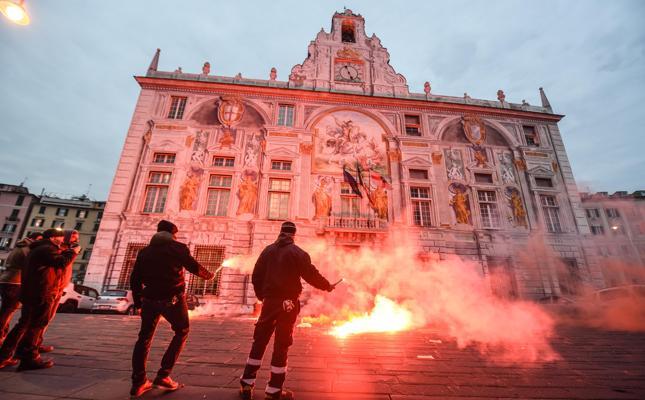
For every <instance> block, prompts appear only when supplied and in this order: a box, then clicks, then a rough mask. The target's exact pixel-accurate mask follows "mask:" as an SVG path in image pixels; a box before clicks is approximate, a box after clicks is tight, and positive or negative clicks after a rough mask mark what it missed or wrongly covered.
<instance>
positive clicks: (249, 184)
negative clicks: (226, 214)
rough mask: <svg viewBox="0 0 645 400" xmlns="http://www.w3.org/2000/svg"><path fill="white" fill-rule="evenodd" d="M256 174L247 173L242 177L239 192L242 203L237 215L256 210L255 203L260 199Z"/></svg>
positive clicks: (251, 212)
mask: <svg viewBox="0 0 645 400" xmlns="http://www.w3.org/2000/svg"><path fill="white" fill-rule="evenodd" d="M255 175H256V174H255V173H247V174H245V175H244V176H243V177H242V183H240V188H239V194H238V196H239V198H240V204H239V206H238V207H237V215H240V214H253V213H254V212H255V203H256V201H257V199H258V184H257V182H256V180H255Z"/></svg>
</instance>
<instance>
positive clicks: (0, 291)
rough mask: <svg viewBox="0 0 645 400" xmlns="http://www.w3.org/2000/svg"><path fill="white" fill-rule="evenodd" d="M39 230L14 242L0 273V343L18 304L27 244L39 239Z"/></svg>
mask: <svg viewBox="0 0 645 400" xmlns="http://www.w3.org/2000/svg"><path fill="white" fill-rule="evenodd" d="M42 238H43V234H42V233H41V232H32V233H30V234H29V235H27V237H26V238H24V239H23V240H21V241H19V242H18V243H16V247H15V248H14V249H13V250H12V251H11V253H9V256H8V257H7V269H6V270H5V271H4V272H2V273H1V274H0V296H2V306H1V307H0V343H2V342H3V341H4V338H5V337H6V336H7V332H8V331H9V321H11V317H12V316H13V313H14V312H15V311H16V310H17V309H18V307H19V306H20V275H21V272H22V269H23V268H25V266H26V265H27V255H28V254H29V245H30V244H32V243H33V242H34V241H36V240H41V239H42Z"/></svg>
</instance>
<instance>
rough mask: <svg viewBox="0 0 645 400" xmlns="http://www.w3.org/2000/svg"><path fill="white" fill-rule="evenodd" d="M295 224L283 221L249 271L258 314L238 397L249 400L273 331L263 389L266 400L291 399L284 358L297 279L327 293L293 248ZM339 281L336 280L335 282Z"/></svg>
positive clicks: (314, 271)
mask: <svg viewBox="0 0 645 400" xmlns="http://www.w3.org/2000/svg"><path fill="white" fill-rule="evenodd" d="M295 234H296V225H295V224H294V223H293V222H290V221H287V222H284V223H283V224H282V226H281V227H280V234H279V236H278V239H277V240H276V241H275V242H274V243H273V244H270V245H269V246H267V247H266V248H265V249H264V250H263V251H262V253H261V254H260V256H259V257H258V260H257V261H256V263H255V267H254V268H253V276H252V282H253V289H254V290H255V295H256V297H257V298H258V300H260V301H262V311H261V312H260V317H259V318H258V322H257V323H256V324H255V331H254V332H253V345H252V346H251V351H250V353H249V358H248V359H247V361H246V366H245V367H244V373H243V375H242V377H241V378H240V391H239V394H240V397H241V398H242V399H244V400H251V399H253V391H254V388H255V379H256V376H257V373H258V370H259V369H260V366H261V365H262V357H263V356H264V351H265V350H266V347H267V345H268V344H269V340H271V336H273V333H274V332H275V339H274V343H273V355H272V357H271V379H270V380H269V382H268V384H267V387H266V389H265V396H266V397H265V399H267V400H285V399H288V400H291V399H293V398H294V396H293V392H291V391H290V390H283V389H282V386H283V385H284V381H285V378H286V373H287V355H288V352H289V347H290V346H291V345H292V344H293V328H294V325H295V323H296V320H297V318H298V313H300V301H299V297H300V293H301V292H302V282H301V278H302V279H304V280H305V281H306V282H307V283H309V284H310V285H312V286H313V287H315V288H317V289H320V290H326V291H328V292H331V291H332V290H334V288H335V285H332V284H330V283H329V281H328V280H327V279H325V277H323V276H322V275H321V274H320V272H318V270H317V269H316V267H315V266H314V265H313V264H312V263H311V257H310V256H309V254H307V252H306V251H304V250H303V249H301V248H300V247H298V246H296V244H295V243H294V240H293V237H294V236H295ZM339 282H340V281H339Z"/></svg>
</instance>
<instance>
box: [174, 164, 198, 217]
mask: <svg viewBox="0 0 645 400" xmlns="http://www.w3.org/2000/svg"><path fill="white" fill-rule="evenodd" d="M201 175H202V174H201V173H200V171H199V170H196V171H193V170H191V171H189V172H188V174H187V175H186V179H185V180H184V184H183V185H182V186H181V189H180V192H179V209H180V210H193V209H194V205H195V199H197V189H198V188H199V183H200V180H201Z"/></svg>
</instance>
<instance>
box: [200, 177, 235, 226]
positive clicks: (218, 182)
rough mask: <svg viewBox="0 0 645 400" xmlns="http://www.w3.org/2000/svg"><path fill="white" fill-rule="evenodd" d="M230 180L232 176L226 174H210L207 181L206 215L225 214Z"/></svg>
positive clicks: (221, 215) (218, 215) (229, 191)
mask: <svg viewBox="0 0 645 400" xmlns="http://www.w3.org/2000/svg"><path fill="white" fill-rule="evenodd" d="M232 181H233V179H232V177H231V176H228V175H211V177H210V180H209V182H208V201H207V205H206V215H212V216H217V217H223V216H226V214H227V210H228V201H229V199H230V197H231V183H232Z"/></svg>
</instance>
